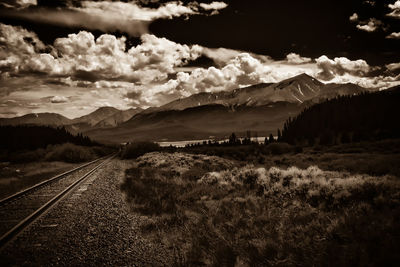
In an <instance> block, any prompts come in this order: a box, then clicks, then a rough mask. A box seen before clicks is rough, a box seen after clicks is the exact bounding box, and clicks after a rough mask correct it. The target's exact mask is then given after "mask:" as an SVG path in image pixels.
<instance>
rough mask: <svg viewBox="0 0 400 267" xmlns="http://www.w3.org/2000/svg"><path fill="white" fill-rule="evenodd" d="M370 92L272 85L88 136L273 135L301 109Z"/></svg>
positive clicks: (301, 82) (197, 100)
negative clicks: (246, 133)
mask: <svg viewBox="0 0 400 267" xmlns="http://www.w3.org/2000/svg"><path fill="white" fill-rule="evenodd" d="M366 91H368V90H367V89H365V88H362V87H360V86H358V85H354V84H343V85H342V84H323V83H321V82H320V81H318V80H317V79H314V78H312V77H310V76H308V75H306V74H301V75H298V76H295V77H293V78H290V79H287V80H284V81H282V82H279V83H276V84H265V83H263V84H257V85H253V86H249V87H245V88H239V89H235V90H232V91H224V92H217V93H200V94H195V95H192V96H189V97H187V98H182V99H178V100H175V101H172V102H170V103H168V104H166V105H163V106H161V107H158V108H149V109H147V110H144V111H143V112H141V113H138V114H136V115H134V116H133V117H132V118H131V119H130V120H128V121H126V122H125V123H122V124H120V125H119V126H117V127H115V128H113V129H93V130H89V131H86V132H85V133H86V134H88V135H89V136H90V137H91V138H93V139H96V140H99V141H107V140H115V142H127V141H132V140H157V141H161V140H190V139H208V138H210V136H211V137H215V138H226V137H227V136H229V135H230V134H231V133H232V132H236V133H239V134H243V135H244V133H245V132H246V131H252V132H257V134H258V136H266V135H269V134H270V133H276V130H277V129H278V128H282V126H283V124H284V122H285V121H286V120H287V119H288V118H289V117H293V116H296V115H297V114H298V113H299V112H300V111H301V110H303V109H304V108H306V107H308V106H310V105H313V104H315V103H319V102H321V101H324V100H326V99H327V98H333V97H336V96H339V95H354V94H359V93H361V92H366Z"/></svg>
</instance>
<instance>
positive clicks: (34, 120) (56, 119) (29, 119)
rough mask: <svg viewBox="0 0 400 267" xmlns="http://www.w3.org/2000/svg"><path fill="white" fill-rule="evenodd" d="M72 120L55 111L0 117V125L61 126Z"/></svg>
mask: <svg viewBox="0 0 400 267" xmlns="http://www.w3.org/2000/svg"><path fill="white" fill-rule="evenodd" d="M71 122H72V120H70V119H68V118H66V117H64V116H62V115H60V114H57V113H32V114H26V115H23V116H20V117H15V118H0V125H22V124H29V125H45V126H62V125H67V124H70V123H71Z"/></svg>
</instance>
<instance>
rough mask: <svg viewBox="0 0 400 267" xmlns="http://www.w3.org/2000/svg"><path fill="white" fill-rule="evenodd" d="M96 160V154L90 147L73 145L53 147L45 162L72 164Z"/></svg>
mask: <svg viewBox="0 0 400 267" xmlns="http://www.w3.org/2000/svg"><path fill="white" fill-rule="evenodd" d="M95 158H96V155H95V153H94V152H93V151H92V150H91V149H90V148H89V147H82V146H77V145H74V144H71V143H66V144H62V145H56V146H53V147H52V148H50V149H49V152H48V153H47V154H46V156H45V160H47V161H65V162H70V163H78V162H84V161H89V160H93V159H95Z"/></svg>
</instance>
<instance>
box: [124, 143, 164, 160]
mask: <svg viewBox="0 0 400 267" xmlns="http://www.w3.org/2000/svg"><path fill="white" fill-rule="evenodd" d="M160 150H161V148H160V146H159V145H158V144H156V143H152V142H134V143H131V144H128V145H126V146H125V147H124V149H123V150H122V152H121V158H123V159H135V158H138V157H140V156H142V155H144V154H146V153H149V152H154V151H160Z"/></svg>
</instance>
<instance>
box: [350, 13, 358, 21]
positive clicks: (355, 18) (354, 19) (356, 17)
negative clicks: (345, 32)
mask: <svg viewBox="0 0 400 267" xmlns="http://www.w3.org/2000/svg"><path fill="white" fill-rule="evenodd" d="M349 20H350V21H358V14H357V13H354V14H353V15H351V16H350V17H349Z"/></svg>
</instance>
